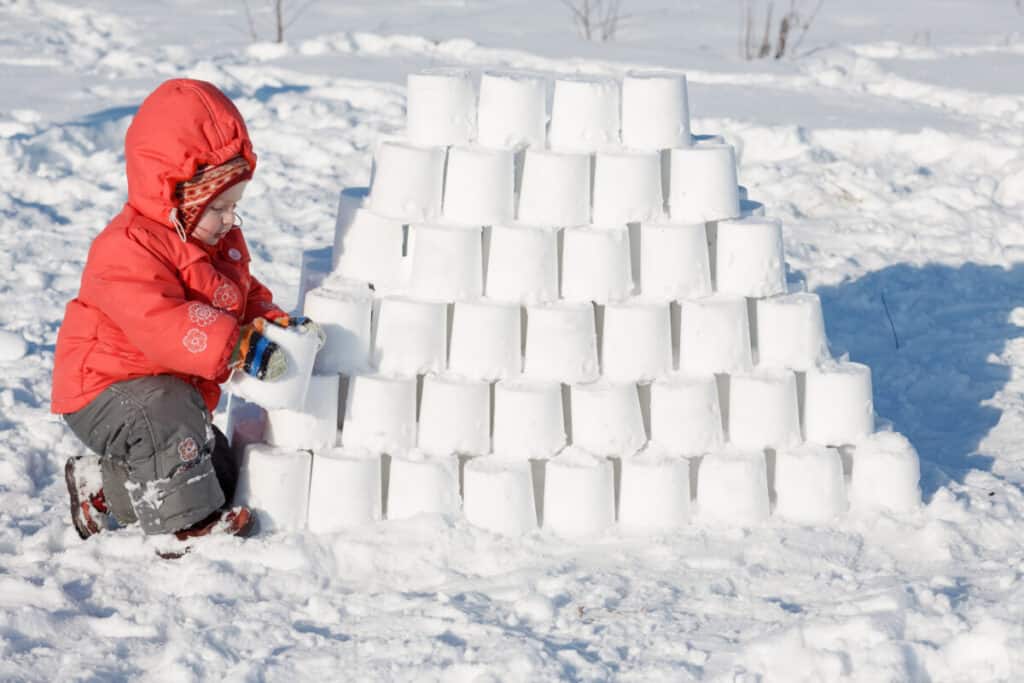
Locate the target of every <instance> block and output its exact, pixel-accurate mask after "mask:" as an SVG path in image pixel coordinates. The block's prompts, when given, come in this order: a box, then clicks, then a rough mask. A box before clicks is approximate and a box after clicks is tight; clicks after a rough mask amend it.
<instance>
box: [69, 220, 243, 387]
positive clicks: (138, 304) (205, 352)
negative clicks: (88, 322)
mask: <svg viewBox="0 0 1024 683" xmlns="http://www.w3.org/2000/svg"><path fill="white" fill-rule="evenodd" d="M111 246H113V245H111ZM96 265H97V267H96V269H95V270H94V271H93V273H92V274H91V275H90V277H89V278H88V279H83V281H82V295H83V296H85V297H86V298H87V299H88V301H89V303H90V304H91V305H94V306H95V307H97V308H99V309H100V310H101V311H102V312H103V313H104V314H105V315H106V316H107V317H108V318H110V319H111V320H112V321H113V322H114V324H115V325H117V326H118V327H119V328H120V329H121V331H122V332H123V333H124V335H125V336H126V337H127V338H128V341H130V342H131V343H132V345H134V346H135V347H136V348H137V349H138V350H139V351H141V352H142V353H143V354H144V355H145V356H146V357H147V358H149V359H150V360H151V361H153V362H154V363H156V364H158V365H161V366H163V367H165V368H167V369H168V370H170V371H173V372H177V373H181V374H186V375H197V376H199V377H203V378H205V379H209V380H214V379H216V378H217V377H219V376H221V375H222V374H223V373H224V371H225V369H226V368H227V364H228V361H229V359H230V357H231V352H232V350H233V349H234V346H235V343H236V342H237V340H238V334H239V326H238V321H237V320H236V319H235V317H234V316H232V315H228V314H226V313H223V312H221V311H218V310H217V309H216V308H214V307H212V306H207V305H206V304H204V303H202V302H199V301H189V300H187V299H186V298H185V290H184V288H183V286H182V284H181V282H180V281H179V279H178V278H177V277H176V275H175V273H174V271H173V270H172V269H171V268H169V267H168V266H167V265H166V263H165V262H164V261H162V260H161V259H159V258H157V257H156V256H155V255H153V253H151V252H150V251H149V250H147V249H146V248H144V247H143V246H141V245H140V244H138V243H137V242H134V241H132V240H130V239H129V240H123V241H119V243H118V244H117V245H116V254H113V255H112V256H111V257H109V258H103V259H101V260H100V262H98V263H97V264H96Z"/></svg>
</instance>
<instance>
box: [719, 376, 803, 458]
mask: <svg viewBox="0 0 1024 683" xmlns="http://www.w3.org/2000/svg"><path fill="white" fill-rule="evenodd" d="M726 431H727V433H728V435H729V441H730V443H732V444H733V445H734V446H736V447H738V448H744V449H746V448H749V449H755V448H788V447H792V446H798V445H799V444H800V443H801V442H802V438H801V436H800V411H799V408H798V407H797V394H796V375H795V374H793V371H792V370H771V369H763V370H756V371H754V372H750V373H737V374H734V375H732V376H731V377H730V378H729V417H728V424H727V425H726Z"/></svg>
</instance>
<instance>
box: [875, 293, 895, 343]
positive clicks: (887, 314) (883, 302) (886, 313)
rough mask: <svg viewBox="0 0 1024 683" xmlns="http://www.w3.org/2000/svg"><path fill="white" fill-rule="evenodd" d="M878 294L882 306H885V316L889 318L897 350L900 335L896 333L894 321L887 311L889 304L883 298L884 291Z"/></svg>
mask: <svg viewBox="0 0 1024 683" xmlns="http://www.w3.org/2000/svg"><path fill="white" fill-rule="evenodd" d="M880 296H881V297H882V306H883V307H884V308H885V317H886V318H888V319H889V328H890V329H891V330H892V338H893V340H894V341H895V342H896V350H897V351H899V348H900V337H899V335H898V334H896V323H894V322H893V321H892V314H891V313H889V304H888V303H887V302H886V300H885V292H882V293H881V295H880Z"/></svg>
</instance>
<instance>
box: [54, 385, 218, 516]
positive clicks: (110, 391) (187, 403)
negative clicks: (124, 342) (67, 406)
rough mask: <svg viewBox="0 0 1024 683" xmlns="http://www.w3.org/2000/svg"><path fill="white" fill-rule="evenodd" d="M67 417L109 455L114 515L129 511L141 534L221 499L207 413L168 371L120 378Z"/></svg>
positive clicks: (202, 512)
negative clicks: (132, 378) (136, 521)
mask: <svg viewBox="0 0 1024 683" xmlns="http://www.w3.org/2000/svg"><path fill="white" fill-rule="evenodd" d="M65 419H66V420H67V423H68V425H69V426H70V427H71V429H72V431H74V432H75V433H76V435H78V436H79V438H81V439H82V440H83V441H84V442H85V443H86V445H87V446H89V447H90V448H91V449H92V450H94V451H96V452H97V453H99V454H100V455H101V458H102V459H104V460H108V459H109V463H108V464H107V465H106V466H104V468H103V469H104V493H105V495H106V497H107V500H108V502H109V503H110V505H111V507H112V509H113V511H114V514H115V516H116V517H117V519H118V521H120V522H122V523H128V522H130V521H132V520H129V519H123V518H122V515H125V516H131V517H134V518H136V519H138V522H139V525H140V526H141V527H142V530H143V531H144V532H145V533H147V534H160V533H170V532H173V531H178V530H179V529H183V528H185V527H187V526H190V525H192V524H194V523H195V522H198V521H199V520H201V519H203V518H204V517H206V516H208V515H209V514H210V513H212V512H213V511H215V510H217V509H218V508H220V507H221V506H223V505H224V492H223V491H222V490H221V486H220V484H219V483H218V481H217V476H216V473H215V471H214V467H213V461H212V455H213V450H214V446H215V436H214V430H213V426H212V424H211V423H210V416H209V413H208V412H207V410H206V405H205V403H204V402H203V399H202V397H201V396H200V394H199V392H198V391H196V389H195V387H193V386H191V385H190V384H188V383H187V382H184V381H182V380H180V379H178V378H176V377H171V376H168V375H158V376H154V377H143V378H139V379H134V380H129V381H126V382H118V383H116V384H113V385H111V386H109V387H107V389H106V390H104V391H103V393H101V394H100V395H99V396H97V397H96V398H95V399H94V400H93V401H92V402H91V403H90V404H89V405H88V406H86V407H85V408H83V409H82V410H80V411H78V412H76V413H72V414H70V415H66V416H65ZM108 476H109V479H110V480H109V481H108ZM116 479H121V480H122V481H121V482H118V481H114V480H116ZM122 482H123V483H122ZM119 484H120V485H119ZM108 488H109V489H110V490H108Z"/></svg>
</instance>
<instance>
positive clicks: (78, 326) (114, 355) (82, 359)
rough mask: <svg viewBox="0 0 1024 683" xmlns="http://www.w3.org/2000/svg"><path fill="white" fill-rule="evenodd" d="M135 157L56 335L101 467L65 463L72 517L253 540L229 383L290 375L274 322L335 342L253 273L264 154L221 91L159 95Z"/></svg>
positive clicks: (63, 372)
mask: <svg viewBox="0 0 1024 683" xmlns="http://www.w3.org/2000/svg"><path fill="white" fill-rule="evenodd" d="M125 160H126V165H127V176H128V203H127V204H126V205H125V207H124V209H123V210H122V211H121V213H120V214H118V216H117V217H115V218H114V220H113V221H112V222H111V223H110V224H109V225H108V226H107V227H106V229H104V230H103V232H101V233H100V234H99V235H98V236H97V237H96V238H95V240H93V243H92V247H91V248H90V250H89V257H88V260H87V261H86V264H85V271H84V273H83V274H82V284H81V288H80V290H79V293H78V297H77V298H75V299H73V300H72V301H71V302H70V303H69V304H68V306H67V310H66V312H65V315H64V321H63V323H62V325H61V328H60V332H59V334H58V336H57V349H56V354H55V359H54V369H53V396H52V407H51V409H52V410H53V412H55V413H60V414H62V415H63V416H64V418H65V421H66V422H67V424H68V426H69V427H70V428H71V431H72V432H74V433H75V435H76V436H77V437H78V438H79V439H81V440H82V442H83V443H85V445H87V446H88V447H89V448H90V449H91V450H93V451H95V452H96V453H97V454H98V455H99V456H100V458H99V462H100V475H101V476H100V477H95V476H93V477H90V476H87V473H86V470H87V469H88V468H87V467H86V459H83V458H81V457H76V458H71V459H69V460H68V462H67V465H66V466H65V479H66V481H67V486H68V494H69V496H70V498H71V518H72V522H73V524H74V526H75V529H76V530H77V531H78V534H79V535H80V536H81V537H82V538H83V539H84V538H88V537H89V536H91V535H92V534H95V533H98V532H99V531H101V530H102V529H104V528H105V526H106V515H107V514H108V513H109V514H113V516H114V518H116V520H117V521H118V522H120V523H121V524H130V523H133V522H135V521H138V522H139V524H140V526H141V527H142V530H143V531H144V532H145V533H146V534H165V533H175V534H176V535H177V536H178V538H179V539H185V538H188V537H190V536H202V535H205V534H208V533H211V532H215V533H222V532H223V533H228V534H235V535H240V536H244V535H247V534H248V533H249V532H250V531H251V524H252V516H251V513H250V511H249V510H248V509H246V508H244V507H240V508H234V509H228V508H226V507H225V506H226V505H230V502H231V498H232V496H233V495H234V488H235V482H236V480H237V477H238V469H237V465H236V464H235V463H234V462H233V461H232V458H231V456H230V451H229V450H228V448H227V440H226V439H225V438H224V435H223V434H221V433H220V432H219V430H217V429H216V428H215V427H213V425H212V423H211V421H210V412H211V411H212V410H213V409H214V407H215V406H216V405H217V401H218V399H219V397H220V387H219V386H218V385H219V384H220V383H221V382H224V381H226V380H227V378H228V376H229V375H230V374H231V371H232V370H238V371H240V372H246V373H249V374H250V375H252V376H254V377H257V378H260V379H263V380H266V381H273V380H274V379H276V378H278V377H280V376H281V374H283V372H284V370H285V366H286V363H287V361H286V359H285V356H284V353H283V352H282V351H281V350H280V349H279V348H278V347H277V345H276V344H274V343H273V342H270V341H269V340H268V339H266V337H264V336H263V335H262V334H261V331H262V330H263V326H264V324H265V323H266V321H270V322H272V323H274V324H278V325H282V326H293V325H297V326H300V327H301V329H302V330H303V331H304V332H307V333H316V334H322V333H321V332H320V330H319V328H318V327H317V326H316V325H315V324H314V323H312V321H309V320H308V319H304V318H289V316H288V315H287V314H286V313H285V312H284V311H283V310H281V309H280V308H278V307H277V306H276V305H275V304H274V302H273V300H272V295H271V293H270V291H269V290H268V289H267V288H266V287H264V286H263V285H262V284H260V282H259V281H258V280H257V279H256V278H254V277H252V276H251V275H250V274H249V253H248V250H247V249H246V244H245V238H244V237H243V236H242V231H241V229H240V228H241V225H240V224H238V222H237V216H236V215H235V212H234V210H235V205H236V204H237V202H238V201H239V200H240V199H241V197H242V193H243V192H244V191H245V186H246V184H247V182H248V181H249V179H250V178H251V177H252V174H253V171H254V170H255V168H256V155H255V154H254V153H253V151H252V144H251V142H250V140H249V134H248V131H247V130H246V126H245V122H244V121H243V119H242V116H241V114H240V113H239V112H238V109H236V108H235V106H234V104H232V102H231V101H230V100H229V99H228V98H227V97H226V96H225V95H224V94H223V93H222V92H221V91H220V90H218V89H217V88H216V87H215V86H213V85H211V84H210V83H206V82H203V81H196V80H188V79H175V80H169V81H167V82H165V83H163V84H162V85H160V86H159V87H158V88H157V89H156V90H155V91H153V92H152V93H151V94H150V95H149V96H148V97H147V98H146V99H145V101H144V102H143V103H142V105H141V106H140V107H139V110H138V112H137V113H136V115H135V118H134V119H133V120H132V123H131V125H130V126H129V128H128V133H127V135H126V137H125ZM97 478H99V479H100V480H101V481H100V482H98V481H95V480H96V479H97ZM90 479H91V480H92V481H90Z"/></svg>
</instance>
